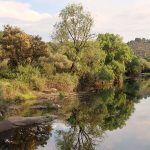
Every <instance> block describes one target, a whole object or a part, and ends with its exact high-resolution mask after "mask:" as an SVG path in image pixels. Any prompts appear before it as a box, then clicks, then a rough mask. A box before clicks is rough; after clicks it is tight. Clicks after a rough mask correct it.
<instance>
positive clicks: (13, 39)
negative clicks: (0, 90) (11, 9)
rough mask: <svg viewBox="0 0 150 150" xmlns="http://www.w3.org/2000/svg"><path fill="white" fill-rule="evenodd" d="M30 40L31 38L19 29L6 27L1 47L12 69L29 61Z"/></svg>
mask: <svg viewBox="0 0 150 150" xmlns="http://www.w3.org/2000/svg"><path fill="white" fill-rule="evenodd" d="M30 40H31V38H30V36H29V35H27V34H26V33H25V32H23V31H21V30H20V29H19V28H18V27H11V26H9V25H6V26H4V31H3V36H2V39H1V45H2V48H3V49H4V50H5V52H6V54H7V56H8V58H9V64H10V65H11V66H12V67H13V66H18V65H19V64H24V63H25V62H26V61H27V58H28V55H29V51H30V50H29V49H30V48H31V43H30Z"/></svg>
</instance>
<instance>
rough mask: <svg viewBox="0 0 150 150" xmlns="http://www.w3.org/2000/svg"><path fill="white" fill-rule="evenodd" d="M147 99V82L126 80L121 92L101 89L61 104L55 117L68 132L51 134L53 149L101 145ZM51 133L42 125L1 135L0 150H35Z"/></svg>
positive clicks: (91, 148) (149, 85)
mask: <svg viewBox="0 0 150 150" xmlns="http://www.w3.org/2000/svg"><path fill="white" fill-rule="evenodd" d="M149 96H150V80H148V79H147V80H143V79H140V80H134V81H133V80H127V81H126V82H125V84H124V86H123V87H122V88H118V87H114V88H111V89H103V90H100V91H97V92H96V93H87V94H85V95H82V96H79V97H78V98H77V99H75V100H72V101H65V100H64V103H63V105H62V108H61V109H59V110H57V115H58V118H59V120H63V121H64V122H66V123H67V124H68V126H69V128H68V129H67V130H62V129H57V130H55V132H54V133H55V136H54V138H55V143H56V149H60V150H94V149H95V146H96V145H97V144H99V143H100V142H103V140H104V137H105V133H106V131H113V130H116V129H118V128H120V129H121V128H123V127H124V126H125V125H126V121H127V120H128V119H129V118H130V116H131V115H132V113H133V112H134V104H135V103H138V102H139V101H140V99H141V98H143V97H149ZM46 113H48V112H46ZM55 113H56V112H55ZM52 130H53V129H52V128H51V126H50V125H46V124H45V125H44V124H43V125H38V126H33V127H25V128H17V129H14V130H11V131H8V132H5V133H1V134H0V149H2V150H36V149H37V148H38V147H39V146H43V147H44V146H45V145H47V142H48V141H49V140H50V137H51V136H50V135H51V134H50V133H51V131H52ZM43 149H44V148H43Z"/></svg>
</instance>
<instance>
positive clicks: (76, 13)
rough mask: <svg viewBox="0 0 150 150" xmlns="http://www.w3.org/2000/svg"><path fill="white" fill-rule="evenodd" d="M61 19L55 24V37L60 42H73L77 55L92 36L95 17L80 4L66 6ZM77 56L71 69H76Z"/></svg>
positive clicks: (60, 15)
mask: <svg viewBox="0 0 150 150" xmlns="http://www.w3.org/2000/svg"><path fill="white" fill-rule="evenodd" d="M59 17H60V19H61V21H60V22H59V23H57V24H56V25H55V28H56V31H55V34H54V39H55V40H57V41H59V42H71V43H72V45H73V48H74V49H75V51H76V55H78V53H79V52H80V51H81V50H82V49H83V48H84V47H85V45H86V43H87V41H88V39H89V38H91V34H90V31H91V27H92V25H93V19H92V17H91V15H90V14H89V12H85V11H84V9H83V7H82V6H81V5H80V4H79V5H78V4H71V5H68V6H66V7H65V8H64V9H63V10H62V11H61V12H60V14H59ZM75 62H76V58H74V60H73V63H72V66H71V70H73V69H74V66H75Z"/></svg>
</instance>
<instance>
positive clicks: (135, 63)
mask: <svg viewBox="0 0 150 150" xmlns="http://www.w3.org/2000/svg"><path fill="white" fill-rule="evenodd" d="M142 68H143V66H142V63H141V62H140V59H139V58H138V57H136V56H135V57H133V59H132V61H131V62H130V63H129V64H128V66H127V73H128V74H129V75H131V76H138V75H139V74H140V73H141V72H142Z"/></svg>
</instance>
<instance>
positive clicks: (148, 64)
mask: <svg viewBox="0 0 150 150" xmlns="http://www.w3.org/2000/svg"><path fill="white" fill-rule="evenodd" d="M140 62H141V64H142V66H143V70H144V71H150V62H148V61H147V60H146V59H143V58H140Z"/></svg>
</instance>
